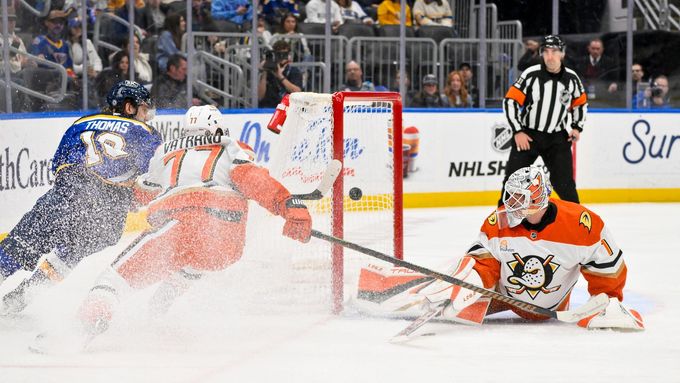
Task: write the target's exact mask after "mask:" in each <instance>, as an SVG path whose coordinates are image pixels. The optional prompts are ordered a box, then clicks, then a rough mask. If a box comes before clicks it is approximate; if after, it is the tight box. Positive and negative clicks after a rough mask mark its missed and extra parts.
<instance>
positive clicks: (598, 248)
mask: <svg viewBox="0 0 680 383" xmlns="http://www.w3.org/2000/svg"><path fill="white" fill-rule="evenodd" d="M498 213H499V214H497V213H496V212H494V213H493V214H491V215H490V216H489V217H488V218H487V219H486V221H485V222H484V224H483V225H482V228H481V232H480V234H479V237H478V239H477V241H476V242H475V243H474V244H473V245H472V247H471V248H470V249H469V250H468V255H469V256H471V257H473V258H474V259H475V260H476V264H475V266H474V269H475V270H476V271H477V272H478V273H479V275H480V277H481V279H482V282H483V284H484V287H487V288H494V287H495V288H496V289H497V290H498V291H499V292H501V293H503V294H506V295H508V296H511V297H513V298H517V299H520V300H523V301H526V302H530V303H533V304H536V305H538V306H541V307H544V308H548V309H553V310H557V309H564V308H565V307H566V306H567V305H568V301H569V294H570V292H571V290H572V288H573V287H574V285H575V284H576V282H577V280H578V278H579V275H583V276H584V277H585V279H586V280H587V281H588V292H589V293H590V294H591V295H596V294H598V293H606V294H607V295H609V296H610V297H616V298H618V299H619V300H623V292H622V290H623V286H624V284H625V282H626V265H625V263H624V262H623V258H622V251H621V249H619V247H618V246H617V245H616V243H615V242H614V240H613V238H612V237H611V235H610V233H609V230H608V229H607V227H606V226H605V224H604V222H603V221H602V219H601V218H600V217H599V216H598V215H596V214H595V213H593V212H591V211H590V210H588V209H586V208H585V207H583V206H581V205H579V204H575V203H571V202H565V201H561V200H553V199H551V200H550V203H549V205H548V207H547V211H546V214H545V216H544V217H543V219H542V220H541V222H540V223H539V224H537V225H532V224H530V223H529V222H528V221H526V220H525V221H523V222H522V223H521V224H520V225H518V226H516V227H513V228H510V227H507V226H505V225H503V224H502V222H501V221H502V219H499V217H502V215H503V214H502V213H503V208H500V209H499V210H498ZM502 226H505V227H502ZM518 314H520V315H522V313H518ZM523 316H524V315H523Z"/></svg>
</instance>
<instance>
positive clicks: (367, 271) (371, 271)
mask: <svg viewBox="0 0 680 383" xmlns="http://www.w3.org/2000/svg"><path fill="white" fill-rule="evenodd" d="M432 280H433V279H432V277H428V276H426V275H423V274H420V273H417V272H415V271H413V270H410V269H407V268H404V267H393V266H382V265H378V264H374V263H370V264H368V265H367V266H365V267H363V268H362V269H361V271H360V272H359V288H358V291H357V296H356V298H357V299H356V301H355V305H356V306H357V308H359V309H360V310H365V311H368V312H376V311H378V312H381V313H386V314H396V315H400V314H413V315H419V314H420V313H421V311H422V310H421V307H422V303H423V302H424V299H423V297H421V296H419V295H418V294H416V293H417V292H418V290H420V289H422V288H423V287H424V286H426V285H428V284H429V283H430V282H431V281H432Z"/></svg>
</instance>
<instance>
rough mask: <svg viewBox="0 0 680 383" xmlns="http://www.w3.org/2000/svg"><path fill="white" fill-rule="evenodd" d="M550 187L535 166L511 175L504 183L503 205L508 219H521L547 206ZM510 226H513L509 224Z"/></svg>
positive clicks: (544, 175) (546, 179) (544, 176)
mask: <svg viewBox="0 0 680 383" xmlns="http://www.w3.org/2000/svg"><path fill="white" fill-rule="evenodd" d="M551 192H552V187H551V185H550V180H548V177H547V176H546V174H545V172H544V171H543V169H542V168H541V167H539V166H536V165H531V166H527V167H525V168H521V169H519V170H517V171H516V172H514V173H512V174H511V175H510V177H509V178H508V181H507V182H506V183H505V189H504V191H503V205H505V211H506V212H507V213H508V217H509V218H514V220H515V222H517V223H519V222H520V221H522V219H524V218H526V217H528V216H530V215H532V214H534V213H536V212H537V211H539V210H541V209H544V208H546V207H547V206H548V200H549V199H550V193H551ZM511 226H514V225H512V224H511Z"/></svg>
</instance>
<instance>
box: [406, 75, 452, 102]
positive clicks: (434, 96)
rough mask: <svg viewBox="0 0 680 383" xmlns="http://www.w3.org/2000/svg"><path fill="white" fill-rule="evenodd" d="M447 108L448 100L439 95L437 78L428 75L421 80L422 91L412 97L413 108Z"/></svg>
mask: <svg viewBox="0 0 680 383" xmlns="http://www.w3.org/2000/svg"><path fill="white" fill-rule="evenodd" d="M448 106H449V102H448V99H447V98H446V96H445V95H444V94H441V93H439V89H438V86H437V77H435V75H433V74H428V75H427V76H425V77H424V78H423V89H422V90H421V91H420V92H418V93H416V95H415V96H414V97H413V107H415V108H446V107H448Z"/></svg>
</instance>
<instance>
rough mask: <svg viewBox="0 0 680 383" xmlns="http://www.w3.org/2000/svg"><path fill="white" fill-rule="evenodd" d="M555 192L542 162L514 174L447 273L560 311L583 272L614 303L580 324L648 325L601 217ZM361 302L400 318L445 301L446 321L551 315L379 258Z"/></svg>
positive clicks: (363, 277)
mask: <svg viewBox="0 0 680 383" xmlns="http://www.w3.org/2000/svg"><path fill="white" fill-rule="evenodd" d="M550 193H551V187H550V182H549V180H548V179H547V178H546V174H545V173H544V172H543V170H542V169H541V168H540V167H537V166H530V167H525V168H522V169H519V170H518V171H516V172H515V173H513V174H512V175H511V176H510V178H509V180H508V182H507V183H506V185H505V189H504V196H503V206H501V207H499V208H498V209H497V210H496V211H494V212H493V213H492V214H491V215H489V217H488V218H487V219H486V220H485V222H484V223H483V225H482V227H481V232H480V233H479V236H478V238H477V240H476V241H475V242H474V243H473V244H472V246H471V247H470V248H469V249H468V251H467V253H466V254H465V256H464V257H463V258H462V259H461V260H460V261H459V262H458V263H457V264H456V265H455V266H454V267H451V268H450V269H449V270H447V271H448V274H449V275H452V276H453V277H454V278H457V279H460V280H463V281H465V282H468V283H471V284H475V285H478V286H481V287H484V288H487V289H491V290H495V291H497V292H499V293H501V294H504V295H507V296H509V297H512V298H516V299H519V300H522V301H525V302H529V303H532V304H535V305H538V306H540V307H543V308H546V309H550V310H555V311H557V310H566V309H568V306H569V297H570V295H571V292H572V289H573V287H574V285H575V284H576V282H577V280H578V279H579V276H583V277H584V278H585V280H586V281H587V283H588V292H589V293H590V295H591V296H596V295H598V294H600V293H605V294H607V296H609V303H608V305H607V306H606V307H605V309H604V310H603V311H601V312H599V313H597V314H595V315H591V316H589V317H586V318H584V319H582V320H580V321H579V322H578V325H579V326H581V327H586V328H589V329H594V328H609V329H618V330H628V331H630V330H633V331H639V330H643V329H644V325H643V321H642V318H641V316H640V314H639V313H638V312H637V311H635V310H632V309H629V308H627V307H625V306H624V305H623V303H622V301H623V287H624V284H625V282H626V271H627V269H626V264H625V263H624V261H623V257H622V250H621V249H620V248H619V247H618V246H617V245H616V243H615V242H614V240H613V238H612V236H611V234H610V233H609V230H608V229H607V227H606V226H605V224H604V222H603V221H602V219H601V218H600V217H599V216H598V215H596V214H595V213H593V212H592V211H590V210H589V209H587V208H585V207H583V206H581V205H579V204H576V203H571V202H565V201H561V200H555V199H551V198H550ZM356 304H357V306H358V307H359V308H360V309H362V311H368V312H376V311H377V312H380V313H382V314H390V315H395V316H400V315H401V316H406V315H420V314H422V313H423V312H426V311H432V308H433V307H437V308H442V307H443V309H441V316H442V317H443V319H447V320H452V321H456V322H462V323H467V324H481V323H482V322H483V320H484V318H485V316H487V315H490V314H493V313H497V312H500V311H505V310H512V311H514V312H515V313H516V314H517V315H519V316H520V317H522V318H525V319H528V320H544V319H547V317H541V316H537V315H536V314H533V313H528V312H525V311H522V310H521V309H518V308H516V307H514V306H509V305H507V304H505V303H502V302H499V301H495V300H491V299H490V298H488V297H485V296H482V295H480V294H479V293H477V292H473V291H471V290H468V289H465V288H461V287H460V286H455V285H451V284H450V283H448V282H444V281H441V280H437V279H434V278H432V277H429V276H426V275H422V274H419V273H416V272H414V271H411V270H408V269H405V268H401V267H391V266H383V265H375V264H373V265H369V266H368V267H366V268H363V269H362V270H361V272H360V276H359V286H358V292H357V300H356Z"/></svg>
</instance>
